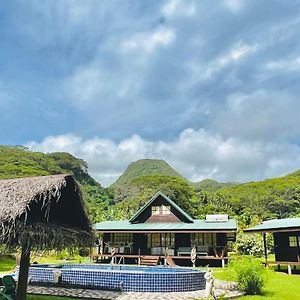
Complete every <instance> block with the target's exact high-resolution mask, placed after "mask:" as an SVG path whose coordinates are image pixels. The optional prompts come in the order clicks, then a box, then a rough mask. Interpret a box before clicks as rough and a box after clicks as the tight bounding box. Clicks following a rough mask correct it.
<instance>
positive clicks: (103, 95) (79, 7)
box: [0, 0, 300, 185]
mask: <svg viewBox="0 0 300 300" xmlns="http://www.w3.org/2000/svg"><path fill="white" fill-rule="evenodd" d="M299 27H300V2H299V1H288V2H285V1H276V0H269V1H268V0H256V1H255V0H251V1H250V0H249V1H247V0H245V1H238V0H223V1H222V0H216V1H212V0H209V1H204V0H203V1H192V0H191V1H189V0H181V1H180V0H166V1H146V0H144V1H137V0H133V1H129V0H124V1H113V0H109V1H104V0H103V1H97V0H96V1H93V0H85V1H81V0H78V1H77V0H60V1H51V0H49V1H47V0H45V1H43V2H41V1H37V0H27V1H14V0H13V1H2V2H1V4H0V41H1V44H0V126H1V127H0V128H1V130H0V142H1V143H2V144H11V145H16V144H18V145H20V144H22V145H27V146H28V147H29V148H30V149H32V150H36V151H43V152H49V151H69V152H71V153H73V154H74V155H77V156H79V157H81V158H83V159H85V160H86V161H87V162H88V164H89V168H90V171H91V173H92V174H93V175H94V176H95V177H96V178H97V179H99V180H100V182H101V183H103V184H104V185H108V184H110V183H111V182H112V181H113V180H115V178H116V177H117V176H118V175H119V174H120V173H121V172H122V171H123V170H124V168H125V167H126V166H127V164H128V163H130V162H131V161H133V160H137V159H140V158H146V157H147V158H162V159H166V160H167V161H168V162H169V163H170V164H171V165H172V166H174V167H175V168H176V169H178V171H179V172H181V173H182V174H183V175H185V176H186V177H188V178H189V179H191V180H201V179H203V178H214V179H217V180H221V181H248V180H258V179H262V178H266V177H272V176H279V175H282V174H286V173H288V172H291V171H293V170H296V169H299V168H300V149H299V141H300V126H299V119H300V101H299V95H300V93H299V92H300V85H299V80H300V30H299Z"/></svg>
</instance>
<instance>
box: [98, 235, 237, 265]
mask: <svg viewBox="0 0 300 300" xmlns="http://www.w3.org/2000/svg"><path fill="white" fill-rule="evenodd" d="M233 238H234V235H233ZM228 246H229V247H230V234H229V233H216V232H205V233H203V232H202V233H199V232H198V233H182V232H181V233H178V232H177V233H175V232H168V233H157V232H155V233H129V232H124V233H104V234H103V236H102V239H101V241H100V242H99V243H98V246H97V247H96V249H95V254H94V256H93V258H94V260H95V261H97V262H113V263H134V264H140V260H141V259H142V258H143V257H146V256H147V257H153V258H155V257H156V258H158V261H159V263H160V264H166V258H168V260H172V261H173V262H174V264H176V265H191V264H192V263H191V251H192V248H193V247H195V249H196V264H197V265H198V266H200V265H207V264H209V265H212V264H218V265H222V266H224V265H225V263H226V262H227V261H228Z"/></svg>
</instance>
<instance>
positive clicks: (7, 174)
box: [0, 146, 97, 185]
mask: <svg viewBox="0 0 300 300" xmlns="http://www.w3.org/2000/svg"><path fill="white" fill-rule="evenodd" d="M64 173H68V174H72V175H74V177H75V178H76V180H77V181H78V182H80V183H81V184H91V185H97V182H96V181H95V180H94V179H93V178H92V177H91V176H90V175H89V174H88V171H87V164H86V162H85V161H84V160H82V159H79V158H76V157H74V156H73V155H71V154H69V153H64V152H61V153H49V154H45V153H41V152H31V151H29V150H28V149H27V148H25V147H13V146H0V179H5V178H18V177H26V176H42V175H52V174H64Z"/></svg>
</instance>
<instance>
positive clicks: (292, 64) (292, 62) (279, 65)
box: [266, 57, 300, 72]
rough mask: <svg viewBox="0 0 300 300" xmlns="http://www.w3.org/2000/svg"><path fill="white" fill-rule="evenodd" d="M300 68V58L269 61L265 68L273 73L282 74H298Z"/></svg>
mask: <svg viewBox="0 0 300 300" xmlns="http://www.w3.org/2000/svg"><path fill="white" fill-rule="evenodd" d="M299 67H300V57H295V58H291V59H283V60H275V61H270V62H268V63H267V64H266V68H267V69H269V70H271V71H273V70H278V71H281V72H282V71H283V72H294V71H296V72H299Z"/></svg>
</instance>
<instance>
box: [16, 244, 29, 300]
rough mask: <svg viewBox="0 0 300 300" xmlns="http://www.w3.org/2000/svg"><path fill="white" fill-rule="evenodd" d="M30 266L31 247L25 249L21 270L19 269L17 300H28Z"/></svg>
mask: <svg viewBox="0 0 300 300" xmlns="http://www.w3.org/2000/svg"><path fill="white" fill-rule="evenodd" d="M29 266H30V247H23V248H22V254H21V260H20V269H19V279H18V287H17V297H16V300H26V298H27V283H28V273H29Z"/></svg>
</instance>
